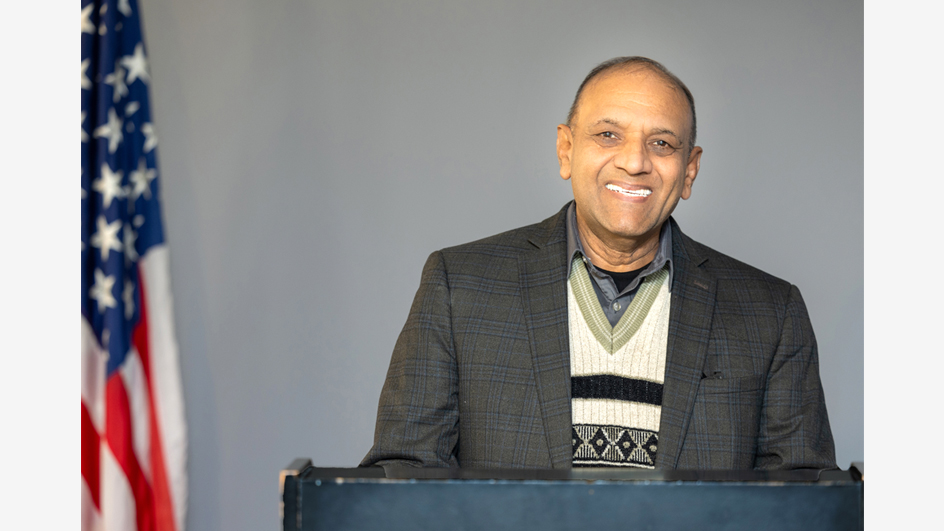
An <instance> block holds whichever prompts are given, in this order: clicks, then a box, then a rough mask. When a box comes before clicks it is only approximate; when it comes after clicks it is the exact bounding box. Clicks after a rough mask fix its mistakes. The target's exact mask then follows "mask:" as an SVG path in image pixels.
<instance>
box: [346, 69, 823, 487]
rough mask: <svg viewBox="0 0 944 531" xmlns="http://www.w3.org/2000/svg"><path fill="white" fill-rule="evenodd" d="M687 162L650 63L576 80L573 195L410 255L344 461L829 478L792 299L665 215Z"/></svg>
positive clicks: (678, 96) (569, 161) (798, 310)
mask: <svg viewBox="0 0 944 531" xmlns="http://www.w3.org/2000/svg"><path fill="white" fill-rule="evenodd" d="M701 153H702V149H701V148H700V147H697V146H695V107H694V100H693V98H692V96H691V93H690V92H689V90H688V89H687V88H686V87H685V85H684V84H683V83H682V82H681V81H680V80H679V79H678V78H676V77H675V76H674V75H672V74H671V73H670V72H669V71H668V70H666V69H665V68H664V67H663V66H662V65H660V64H659V63H656V62H655V61H652V60H650V59H646V58H641V57H624V58H617V59H613V60H610V61H607V62H606V63H603V64H601V65H600V66H598V67H597V68H595V69H594V70H593V71H591V72H590V74H589V75H588V76H587V78H586V79H585V80H584V82H583V84H582V85H581V86H580V89H579V90H578V91H577V95H576V97H575V99H574V103H573V106H572V107H571V111H570V115H569V116H568V122H567V124H566V125H564V124H562V125H560V126H558V129H557V155H558V159H559V162H560V174H561V177H563V178H564V179H569V180H570V181H571V184H572V187H573V192H574V201H573V202H572V203H570V204H568V205H566V206H565V207H564V208H563V209H562V210H561V211H560V212H559V213H558V214H556V215H555V216H552V217H551V218H548V219H546V220H544V221H543V222H541V223H538V224H536V225H531V226H527V227H523V228H520V229H516V230H512V231H509V232H506V233H502V234H498V235H496V236H492V237H490V238H486V239H483V240H479V241H476V242H472V243H468V244H465V245H460V246H458V247H452V248H448V249H443V250H442V251H438V252H435V253H433V254H432V255H431V256H430V257H429V259H428V260H427V262H426V266H425V267H424V269H423V275H422V281H421V284H420V288H419V290H418V291H417V294H416V298H415V300H414V302H413V306H412V308H411V309H410V314H409V317H408V319H407V322H406V325H405V326H404V328H403V331H402V332H401V334H400V337H399V339H398V341H397V344H396V347H395V349H394V352H393V357H392V359H391V362H390V368H389V371H388V373H387V380H386V383H385V384H384V388H383V391H382V393H381V397H380V407H379V410H378V415H377V428H376V433H375V438H374V446H373V448H372V449H371V450H370V452H369V453H368V455H367V456H366V457H365V459H364V461H363V462H362V465H371V464H379V465H385V464H400V465H410V466H431V467H454V466H462V467H468V468H510V467H514V468H520V467H526V468H549V467H553V468H568V467H572V466H633V467H648V468H652V467H657V468H682V469H708V468H710V469H750V468H783V469H785V468H832V467H835V456H834V447H833V440H832V434H831V432H830V428H829V421H828V419H827V415H826V407H825V401H824V397H823V391H822V387H821V384H820V379H819V368H818V360H817V353H816V342H815V338H814V336H813V331H812V328H811V325H810V322H809V317H808V315H807V313H806V308H805V306H804V304H803V300H802V298H801V297H800V293H799V291H798V290H797V288H796V287H794V286H792V285H791V284H789V283H787V282H784V281H782V280H780V279H777V278H774V277H772V276H770V275H768V274H766V273H764V272H762V271H759V270H757V269H755V268H752V267H750V266H748V265H746V264H743V263H741V262H738V261H736V260H734V259H732V258H730V257H727V256H725V255H723V254H720V253H718V252H716V251H714V250H712V249H709V248H708V247H705V246H704V245H701V244H699V243H697V242H695V241H693V240H691V239H690V238H688V237H687V236H685V235H684V234H683V233H682V232H681V231H680V230H679V227H678V225H677V224H676V223H675V221H674V220H673V219H671V218H670V214H671V213H672V211H673V210H674V209H675V206H676V205H677V203H678V201H679V199H688V198H689V196H690V195H691V191H692V185H693V183H694V181H695V178H696V176H697V175H698V170H699V163H700V160H701Z"/></svg>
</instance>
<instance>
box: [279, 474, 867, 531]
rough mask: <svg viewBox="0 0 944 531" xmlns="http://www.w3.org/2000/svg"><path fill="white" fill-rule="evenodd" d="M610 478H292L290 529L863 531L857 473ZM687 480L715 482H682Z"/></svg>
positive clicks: (287, 483) (287, 508) (287, 495)
mask: <svg viewBox="0 0 944 531" xmlns="http://www.w3.org/2000/svg"><path fill="white" fill-rule="evenodd" d="M293 465H295V463H293ZM607 472H608V471H599V470H596V471H582V472H580V471H574V472H571V471H481V470H479V471H461V472H460V471H455V470H453V471H439V472H431V471H428V470H426V471H417V474H416V475H420V476H423V478H420V479H417V478H412V479H411V478H405V477H404V476H406V475H408V474H407V473H406V471H404V470H403V469H395V470H390V471H387V473H384V471H383V470H382V469H317V468H307V469H304V470H298V472H297V475H295V476H292V475H290V474H289V475H288V476H287V477H284V478H283V479H284V486H283V489H284V492H283V496H284V509H283V510H284V516H285V518H284V520H283V529H285V530H320V529H332V530H349V529H350V530H355V529H357V530H360V529H390V530H401V529H402V530H417V529H420V530H422V529H436V530H440V529H449V530H466V529H469V530H479V529H489V530H491V529H509V530H511V529H513V530H516V531H520V530H529V529H535V530H556V529H561V530H563V529H567V530H577V529H579V530H604V529H606V530H610V529H699V530H715V529H719V530H720V529H724V530H740V529H750V530H759V529H766V530H787V529H790V530H802V531H816V530H846V529H850V530H853V529H862V483H861V482H860V481H857V478H856V476H855V474H853V473H850V472H848V471H844V472H843V471H835V472H829V473H824V474H823V475H820V477H819V479H817V477H816V476H817V475H818V474H817V473H815V472H810V471H806V472H800V473H782V472H781V473H779V477H778V478H777V480H775V481H771V480H770V479H769V477H768V478H767V479H766V480H758V478H759V476H758V473H752V472H748V473H745V474H743V475H744V476H745V477H747V478H750V479H747V480H738V479H737V478H736V477H735V476H736V475H737V474H738V473H732V472H724V473H715V476H717V477H719V478H722V479H715V480H705V479H694V480H678V479H670V480H666V479H665V476H666V475H669V476H671V475H672V474H671V473H660V472H658V471H657V472H656V473H655V474H654V473H653V472H652V471H648V472H646V471H619V473H618V474H615V476H618V478H615V479H606V478H604V476H606V474H607ZM609 472H613V471H609ZM635 472H639V474H636V476H637V478H638V479H634V478H633V476H634V473H635ZM686 474H687V475H688V477H704V476H705V475H706V474H707V475H708V476H710V475H711V473H705V472H682V473H681V474H678V473H676V474H675V475H676V476H678V475H681V476H685V475H686ZM732 474H734V475H735V476H733V475H732ZM759 474H760V477H763V476H764V475H765V473H759ZM791 474H792V476H791ZM437 475H438V476H440V477H439V478H433V479H430V478H429V477H430V476H434V477H435V476H437ZM450 476H451V477H450ZM573 476H584V477H583V478H574V477H573ZM823 476H825V477H823ZM391 477H395V478H399V479H391ZM509 477H511V478H512V479H509ZM660 477H661V479H660ZM529 478H530V479H529Z"/></svg>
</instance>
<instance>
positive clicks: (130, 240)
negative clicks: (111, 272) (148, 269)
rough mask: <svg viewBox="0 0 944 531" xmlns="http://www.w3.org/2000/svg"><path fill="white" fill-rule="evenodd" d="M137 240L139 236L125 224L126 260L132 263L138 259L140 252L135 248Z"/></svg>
mask: <svg viewBox="0 0 944 531" xmlns="http://www.w3.org/2000/svg"><path fill="white" fill-rule="evenodd" d="M137 240H138V235H137V234H135V232H134V229H132V228H131V225H128V224H127V223H125V258H127V259H128V260H130V261H132V262H134V261H136V260H137V259H138V250H137V249H136V248H135V243H136V242H137Z"/></svg>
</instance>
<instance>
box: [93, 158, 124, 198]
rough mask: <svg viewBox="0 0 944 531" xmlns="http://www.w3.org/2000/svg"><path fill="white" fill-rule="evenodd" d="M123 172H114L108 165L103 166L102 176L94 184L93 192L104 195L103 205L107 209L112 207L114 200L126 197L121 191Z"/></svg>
mask: <svg viewBox="0 0 944 531" xmlns="http://www.w3.org/2000/svg"><path fill="white" fill-rule="evenodd" d="M122 177H123V175H122V172H121V171H117V172H113V171H111V168H109V167H108V164H102V176H101V177H100V178H98V179H95V181H94V182H93V183H92V190H95V191H96V192H99V193H101V194H102V203H104V204H105V208H108V207H110V206H111V201H112V199H116V198H122V197H124V192H123V191H122V189H121V178H122Z"/></svg>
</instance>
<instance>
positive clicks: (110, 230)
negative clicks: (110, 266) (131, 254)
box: [91, 216, 121, 260]
mask: <svg viewBox="0 0 944 531" xmlns="http://www.w3.org/2000/svg"><path fill="white" fill-rule="evenodd" d="M95 225H96V227H97V229H96V231H95V234H93V235H92V240H91V243H92V247H98V248H99V249H100V250H101V252H102V260H108V253H109V251H118V252H121V241H120V240H119V239H118V231H119V230H121V220H120V219H116V220H115V221H112V222H111V223H108V222H106V221H105V216H98V219H96V220H95Z"/></svg>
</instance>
